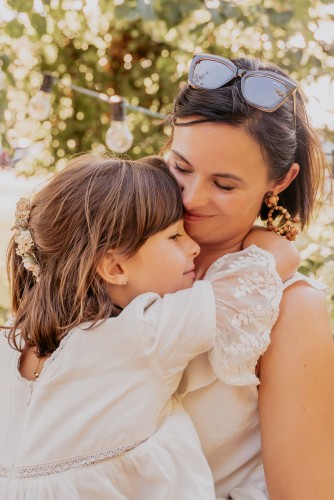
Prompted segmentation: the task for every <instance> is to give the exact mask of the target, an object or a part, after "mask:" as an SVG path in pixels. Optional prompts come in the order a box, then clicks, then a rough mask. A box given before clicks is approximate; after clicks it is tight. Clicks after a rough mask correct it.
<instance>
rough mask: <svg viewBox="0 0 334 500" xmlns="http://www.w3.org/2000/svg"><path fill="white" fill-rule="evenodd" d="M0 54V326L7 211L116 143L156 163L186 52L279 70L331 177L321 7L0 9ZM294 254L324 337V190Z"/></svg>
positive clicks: (208, 4) (332, 45) (185, 1)
mask: <svg viewBox="0 0 334 500" xmlns="http://www.w3.org/2000/svg"><path fill="white" fill-rule="evenodd" d="M0 47H1V49H0V235H1V239H0V321H1V322H2V321H3V320H4V319H5V318H6V316H7V314H8V308H9V296H8V287H7V282H6V275H5V249H6V246H7V244H8V241H9V238H10V227H11V226H12V225H13V223H14V212H15V202H16V200H17V199H18V198H19V197H20V196H21V195H29V194H30V193H31V192H32V191H33V190H34V189H36V188H38V186H39V185H41V183H43V182H44V181H45V179H47V178H48V176H50V175H52V173H53V172H54V171H57V170H60V169H61V168H63V166H64V164H65V162H66V160H67V158H69V157H71V156H72V155H73V154H76V153H79V152H82V151H88V150H96V151H98V152H104V151H106V150H107V149H114V151H115V150H117V144H116V143H115V137H116V136H117V133H118V134H121V135H122V134H123V135H122V137H120V140H121V142H122V140H123V143H124V141H125V143H124V144H125V145H124V144H123V143H122V145H121V147H120V148H119V150H121V149H122V148H123V150H122V151H120V152H126V154H127V155H129V156H130V157H132V158H138V157H141V156H144V155H147V154H152V153H156V152H158V151H159V150H160V148H161V147H162V146H163V145H164V144H165V142H166V141H167V140H168V135H169V133H170V131H169V129H168V126H166V125H164V124H163V123H162V122H161V120H159V119H158V118H157V117H158V116H159V115H161V116H163V115H165V114H167V113H168V112H170V111H171V109H172V102H173V98H174V96H175V95H176V93H177V91H178V88H179V85H180V84H182V82H183V81H184V80H185V79H186V75H187V71H188V69H189V66H190V61H191V58H192V55H193V54H194V53H203V52H206V53H214V54H218V55H222V56H225V57H228V58H231V57H240V56H242V55H247V56H253V57H260V58H262V59H266V60H269V61H273V62H274V63H277V64H279V65H281V66H282V67H284V68H285V69H286V70H287V71H288V73H289V74H290V75H291V76H292V77H293V78H295V79H297V80H298V81H299V82H300V84H301V87H302V89H303V91H304V93H305V95H306V96H307V99H308V111H309V114H310V119H311V122H312V123H313V125H314V126H315V127H316V128H317V129H318V131H319V134H320V135H321V140H322V143H323V147H324V149H325V152H326V154H327V158H328V162H329V164H330V165H331V168H333V162H334V3H333V2H329V1H326V0H289V1H286V0H262V1H260V0H248V1H244V0H238V1H237V0H236V1H232V0H231V1H227V0H226V1H222V0H206V1H204V0H181V1H180V0H114V1H109V0H63V1H61V0H44V1H43V0H7V1H4V0H0ZM45 75H46V76H45ZM41 86H42V90H41ZM117 96H120V98H118V97H117ZM119 103H121V104H122V106H121V110H120V109H119V107H117V106H119ZM139 107H143V108H144V110H142V111H140V109H138V108H139ZM149 112H150V113H151V115H153V116H151V115H149V114H147V113H149ZM115 113H116V115H117V113H118V119H117V116H116V121H115ZM119 113H121V115H122V116H121V118H122V119H121V121H120V118H119V117H120V115H119ZM112 117H113V120H112ZM119 126H121V129H119V128H118V129H117V127H119ZM115 127H116V128H115ZM115 134H116V136H115ZM116 142H117V141H116ZM123 146H124V147H123ZM115 148H116V149H115ZM328 186H329V181H328ZM297 246H298V248H299V249H300V250H301V252H302V259H303V261H302V265H301V269H300V270H301V271H302V272H304V273H305V274H308V275H311V276H315V277H317V278H319V279H321V280H322V281H323V282H324V283H326V284H327V285H328V287H329V288H328V293H327V296H328V306H329V309H330V314H331V318H332V323H333V327H334V208H333V204H332V202H331V200H330V195H329V189H328V195H327V196H326V197H325V198H324V199H323V200H321V206H320V210H319V214H318V216H317V218H316V219H315V221H314V223H313V224H312V226H311V227H310V229H309V231H308V233H307V234H306V235H303V236H300V237H299V239H298V241H297Z"/></svg>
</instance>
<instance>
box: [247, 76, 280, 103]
mask: <svg viewBox="0 0 334 500" xmlns="http://www.w3.org/2000/svg"><path fill="white" fill-rule="evenodd" d="M288 93H289V91H288V88H287V86H286V85H285V84H284V83H282V82H279V81H278V80H276V79H274V78H268V77H266V76H259V75H254V76H253V75H249V76H246V78H245V81H244V87H243V94H244V98H245V99H246V100H247V101H249V102H250V103H251V104H255V106H259V107H262V108H267V109H273V108H275V107H276V106H278V105H279V104H280V103H281V102H282V101H283V100H284V99H285V98H286V96H287V95H288Z"/></svg>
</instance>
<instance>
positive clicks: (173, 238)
mask: <svg viewBox="0 0 334 500" xmlns="http://www.w3.org/2000/svg"><path fill="white" fill-rule="evenodd" d="M179 236H182V234H179V233H175V234H173V235H172V236H170V237H169V239H170V240H173V241H176V240H177V239H178V237H179Z"/></svg>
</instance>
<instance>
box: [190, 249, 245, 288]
mask: <svg viewBox="0 0 334 500" xmlns="http://www.w3.org/2000/svg"><path fill="white" fill-rule="evenodd" d="M241 249H242V242H240V241H239V242H229V243H225V242H224V243H221V244H219V245H217V244H214V245H205V244H203V245H201V252H200V254H199V256H198V257H196V259H195V265H196V279H198V280H200V279H203V278H204V276H205V273H206V272H207V270H208V269H209V267H210V266H211V264H213V263H214V262H215V261H216V260H217V259H219V257H222V255H226V254H227V253H234V252H239V251H240V250H241Z"/></svg>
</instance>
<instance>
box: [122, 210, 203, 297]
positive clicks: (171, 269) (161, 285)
mask: <svg viewBox="0 0 334 500" xmlns="http://www.w3.org/2000/svg"><path fill="white" fill-rule="evenodd" d="M198 254H199V246H198V245H197V243H195V242H194V240H192V239H191V238H190V237H189V236H188V235H187V233H186V232H185V230H184V227H183V220H180V221H178V222H176V223H175V224H172V225H171V226H169V227H168V228H167V229H165V230H163V231H160V232H159V233H157V234H155V235H154V236H151V237H150V238H149V239H148V240H147V241H146V242H145V243H144V245H143V246H142V247H141V248H140V249H139V250H138V252H137V253H136V254H135V255H133V256H132V257H130V258H129V259H127V260H126V261H125V262H124V263H123V265H122V268H123V270H124V273H125V276H126V277H127V279H128V283H127V285H126V286H124V287H122V288H123V291H124V293H126V294H128V300H127V302H130V300H132V299H133V298H135V297H136V296H138V295H140V294H141V293H145V292H156V293H158V294H159V295H161V296H162V295H164V294H166V293H173V292H177V291H178V290H183V289H185V288H190V287H191V286H192V285H193V283H194V280H195V272H194V269H195V264H194V258H195V257H196V256H197V255H198Z"/></svg>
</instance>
